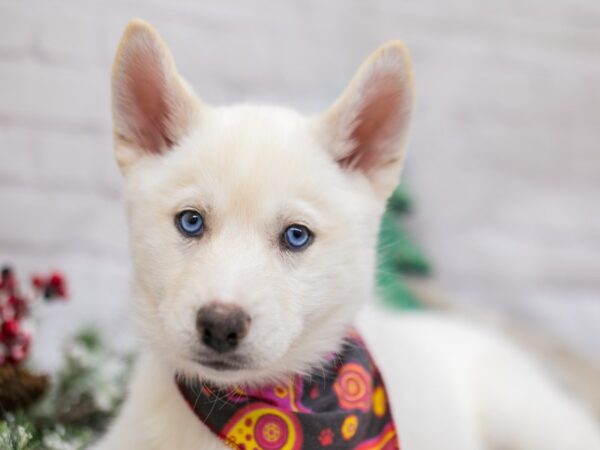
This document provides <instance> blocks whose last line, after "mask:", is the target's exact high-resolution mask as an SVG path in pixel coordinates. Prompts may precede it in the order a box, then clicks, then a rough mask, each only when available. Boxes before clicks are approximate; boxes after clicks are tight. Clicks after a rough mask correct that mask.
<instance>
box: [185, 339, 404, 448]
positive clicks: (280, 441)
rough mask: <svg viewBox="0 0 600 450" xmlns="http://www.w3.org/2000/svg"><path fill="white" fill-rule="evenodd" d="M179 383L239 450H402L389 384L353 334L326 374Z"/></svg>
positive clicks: (190, 402)
mask: <svg viewBox="0 0 600 450" xmlns="http://www.w3.org/2000/svg"><path fill="white" fill-rule="evenodd" d="M177 385H178V387H179V390H180V392H181V394H182V395H183V397H184V398H185V400H186V402H187V403H188V405H189V406H190V409H191V410H192V411H193V413H194V414H195V415H196V416H197V417H198V419H200V420H201V421H202V422H203V423H204V424H205V425H206V426H207V427H208V428H209V429H210V430H211V431H212V432H213V433H214V434H215V435H216V436H218V437H219V438H220V439H221V440H222V441H223V442H224V443H225V444H226V445H228V446H229V447H231V448H234V449H237V450H301V449H308V450H313V449H315V450H318V449H324V448H326V449H329V450H334V449H360V450H398V449H400V444H399V442H398V436H397V433H396V428H395V425H394V421H393V419H392V416H391V412H390V408H389V403H388V400H387V395H386V391H385V386H384V384H383V379H382V377H381V374H380V373H379V370H378V369H377V367H376V365H375V363H374V361H373V359H372V358H371V356H370V354H369V352H368V350H367V348H366V347H365V344H364V342H363V341H362V339H361V338H360V337H359V336H358V335H357V334H356V333H352V334H350V336H349V337H348V338H347V339H346V344H345V345H344V347H343V349H342V351H341V352H340V353H339V354H337V355H332V358H330V362H329V364H328V366H327V367H326V368H325V370H324V371H322V374H321V375H317V374H315V375H313V376H312V377H310V378H303V377H300V376H297V377H294V378H293V379H291V380H290V381H289V382H288V383H287V384H282V385H277V386H266V387H262V388H260V389H254V390H241V389H231V390H223V389H217V388H214V387H211V386H208V385H206V384H205V383H202V384H201V383H199V382H198V383H192V384H189V383H184V382H183V381H180V380H177Z"/></svg>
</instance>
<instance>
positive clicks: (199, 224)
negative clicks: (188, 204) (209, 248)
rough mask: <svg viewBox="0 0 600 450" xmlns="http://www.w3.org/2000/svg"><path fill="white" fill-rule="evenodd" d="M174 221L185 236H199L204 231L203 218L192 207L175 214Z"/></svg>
mask: <svg viewBox="0 0 600 450" xmlns="http://www.w3.org/2000/svg"><path fill="white" fill-rule="evenodd" d="M175 223H176V224H177V228H179V231H181V233H182V234H184V235H185V236H189V237H196V236H200V235H201V234H202V232H203V231H204V219H203V218H202V215H201V214H200V213H199V212H198V211H194V210H193V209H187V210H185V211H182V212H180V213H179V214H177V216H176V217H175Z"/></svg>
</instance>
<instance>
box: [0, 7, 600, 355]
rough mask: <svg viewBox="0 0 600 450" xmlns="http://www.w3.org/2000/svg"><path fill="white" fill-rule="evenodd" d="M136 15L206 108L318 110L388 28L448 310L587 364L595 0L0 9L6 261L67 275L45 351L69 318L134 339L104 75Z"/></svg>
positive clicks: (595, 315) (595, 141) (594, 273)
mask: <svg viewBox="0 0 600 450" xmlns="http://www.w3.org/2000/svg"><path fill="white" fill-rule="evenodd" d="M132 17H142V18H145V19H147V20H149V21H150V22H151V23H153V24H154V25H155V26H156V27H157V28H158V30H159V31H160V32H161V34H163V36H164V37H165V39H166V40H167V42H168V43H169V44H170V46H171V48H172V50H173V53H174V54H175V57H176V59H177V60H178V65H179V68H180V71H181V72H182V73H183V75H184V76H185V77H186V78H187V79H188V80H189V81H190V82H191V84H192V85H193V86H194V87H195V88H196V90H197V92H198V93H199V94H200V96H202V97H203V98H204V99H205V100H206V101H208V102H213V103H228V102H233V101H255V100H256V101H263V102H276V103H285V104H288V105H291V106H293V107H296V108H298V109H300V110H303V111H307V112H315V111H318V110H320V109H322V108H324V107H326V106H327V104H328V103H329V102H330V101H332V100H333V99H334V98H335V97H336V96H337V94H338V93H339V92H340V91H341V89H342V87H343V86H344V85H345V83H346V82H347V81H348V79H349V78H350V76H351V75H352V74H353V72H354V70H355V68H356V67H357V65H358V64H359V63H360V62H361V61H362V59H363V58H364V57H365V56H366V55H367V54H368V53H369V52H370V51H372V50H373V49H374V48H375V47H377V46H378V45H379V44H380V43H382V42H383V41H384V40H386V39H391V38H401V39H403V40H405V41H406V42H407V44H408V45H409V47H410V49H411V51H412V54H413V58H414V63H415V70H416V75H417V88H418V104H417V110H416V115H415V120H414V128H413V135H412V140H411V144H410V152H411V153H410V157H409V161H408V166H407V169H406V171H405V182H406V183H407V186H408V188H409V189H410V190H411V191H412V193H413V195H414V197H415V199H416V203H417V209H416V211H415V213H414V215H413V217H412V219H411V228H412V230H413V232H414V234H415V235H416V236H417V238H418V239H419V240H420V242H421V243H422V245H423V246H424V247H425V248H426V250H427V251H428V253H429V254H430V255H431V257H432V259H433V260H434V263H435V267H436V279H435V280H436V283H437V284H438V285H439V286H440V287H441V288H442V289H443V290H444V291H445V292H447V293H449V294H450V295H451V296H452V297H453V298H455V299H456V301H459V302H465V303H467V304H476V305H483V306H486V307H490V308H494V309H496V310H499V311H503V312H505V313H507V314H511V315H513V316H514V317H516V318H518V319H519V320H522V321H524V322H525V323H527V324H528V325H530V326H532V327H535V328H537V329H541V330H545V331H546V332H548V333H550V334H552V335H555V336H557V337H560V338H561V339H564V341H565V342H566V343H568V344H569V345H571V346H572V347H573V348H575V349H577V350H578V351H580V352H581V353H582V354H584V355H587V356H588V357H589V358H591V359H592V360H594V361H596V362H600V327H599V326H598V323H600V199H599V194H600V151H599V150H600V149H599V142H600V88H599V85H600V32H599V31H598V30H600V4H598V3H597V2H594V1H592V0H573V1H570V0H490V1H483V0H480V1H475V0H471V1H450V2H447V1H442V0H403V1H393V0H371V1H368V2H367V1H360V0H333V1H327V2H317V1H316V0H302V1H300V0H296V1H287V2H268V1H266V0H263V1H252V2H248V1H242V0H235V1H234V0H230V1H210V2H209V1H202V2H200V1H193V0H169V1H166V0H144V1H143V0H119V1H117V0H102V1H101V0H78V1H76V0H43V1H42V0H37V1H36V0H20V1H17V0H13V1H10V0H0V205H1V208H0V260H1V261H5V260H6V261H10V262H12V263H13V264H14V265H16V266H17V267H18V268H19V269H20V271H21V272H23V273H27V272H30V271H34V270H44V269H47V268H51V267H58V268H61V269H63V270H64V271H65V272H66V273H67V274H68V275H69V276H70V279H71V283H72V292H73V301H72V302H71V303H69V304H68V305H64V306H56V307H54V308H51V309H49V310H47V311H45V312H44V314H46V315H48V316H50V317H47V318H46V319H45V321H44V322H43V325H42V328H41V330H40V333H41V335H42V338H41V339H40V341H41V342H40V344H39V345H38V353H40V354H41V356H42V361H43V363H44V364H49V365H52V361H56V356H57V352H58V347H57V343H58V341H59V339H61V337H62V336H64V335H65V334H68V333H71V332H72V331H73V330H75V329H77V328H78V327H79V326H80V325H81V324H83V323H87V322H93V323H96V324H100V325H101V326H102V327H103V328H104V329H105V330H106V331H107V332H108V333H109V334H110V335H111V336H113V338H114V339H115V341H117V342H128V336H130V334H129V331H128V326H127V325H126V324H127V323H128V320H127V306H126V305H127V302H126V298H127V295H128V290H129V285H128V274H129V261H128V250H127V236H126V230H125V223H124V214H123V208H122V205H121V203H120V193H119V189H120V187H119V185H120V178H119V175H118V172H117V169H116V167H115V164H114V163H113V160H112V151H111V150H112V147H111V139H110V128H111V125H110V111H109V73H110V64H111V59H112V55H113V53H114V50H115V47H116V44H117V41H118V39H119V36H120V33H121V31H122V29H123V27H124V25H125V23H126V22H127V21H128V20H129V19H130V18H132Z"/></svg>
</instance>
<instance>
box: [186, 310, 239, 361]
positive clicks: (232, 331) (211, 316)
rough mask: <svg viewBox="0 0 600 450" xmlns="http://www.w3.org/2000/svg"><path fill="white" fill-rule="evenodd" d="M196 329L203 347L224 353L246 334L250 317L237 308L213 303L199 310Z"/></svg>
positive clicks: (231, 348) (234, 346)
mask: <svg viewBox="0 0 600 450" xmlns="http://www.w3.org/2000/svg"><path fill="white" fill-rule="evenodd" d="M196 328H197V329H198V334H199V335H200V339H201V340H202V343H203V344H204V345H206V346H207V347H209V348H212V349H213V350H215V351H216V352H217V353H226V352H229V351H231V350H234V349H235V348H236V347H237V346H238V344H239V343H240V341H241V340H242V339H244V337H246V335H247V334H248V329H249V328H250V316H249V315H248V314H246V312H245V311H244V310H243V309H242V308H240V307H239V306H236V305H232V304H226V303H219V302H215V303H211V304H210V305H206V306H203V307H202V308H200V310H199V311H198V316H197V317H196Z"/></svg>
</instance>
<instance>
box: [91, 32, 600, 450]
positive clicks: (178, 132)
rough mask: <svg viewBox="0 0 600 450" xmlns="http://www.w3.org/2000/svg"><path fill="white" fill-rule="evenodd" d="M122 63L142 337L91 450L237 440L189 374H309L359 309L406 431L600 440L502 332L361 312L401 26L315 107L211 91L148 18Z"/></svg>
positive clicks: (398, 146) (525, 447)
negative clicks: (201, 412) (178, 379)
mask: <svg viewBox="0 0 600 450" xmlns="http://www.w3.org/2000/svg"><path fill="white" fill-rule="evenodd" d="M112 81H113V108H114V138H115V146H116V157H117V160H118V163H119V166H120V168H121V170H122V173H123V175H124V179H125V196H126V202H127V209H128V220H129V227H130V235H131V247H132V253H133V259H134V267H135V279H134V286H135V292H134V298H133V302H134V308H133V309H134V319H135V321H136V324H137V326H138V329H139V333H140V337H141V340H142V342H143V346H142V347H143V348H142V350H141V355H140V358H139V360H138V362H137V366H136V370H135V373H134V375H133V379H132V380H131V384H130V389H129V392H128V396H127V399H126V402H125V404H124V406H123V408H122V411H121V412H120V415H119V416H118V417H117V419H116V420H115V422H114V423H113V424H112V427H111V428H110V430H109V432H108V433H107V435H106V436H105V437H104V438H103V439H102V440H101V441H100V442H99V443H98V444H97V449H101V450H117V449H123V450H132V449H143V450H152V449H157V450H158V449H164V450H173V449H181V450H188V449H189V450H198V449H202V450H211V449H223V448H227V446H226V444H225V443H223V441H222V440H221V439H219V438H218V437H217V436H216V435H215V434H214V433H213V432H212V431H211V430H210V429H209V428H208V427H207V426H205V425H204V423H202V421H200V420H198V418H197V417H196V416H195V415H194V413H193V412H192V410H191V409H190V406H189V405H188V404H186V401H185V399H184V398H183V397H182V395H181V392H180V390H179V389H178V386H177V384H176V383H175V374H176V373H177V374H180V375H181V376H183V377H185V378H186V379H188V380H194V379H196V380H200V382H201V383H210V384H211V385H214V386H220V387H227V386H236V387H243V386H259V385H266V384H273V383H277V382H281V381H282V380H286V379H287V378H288V377H290V376H291V375H293V374H310V373H311V372H312V371H314V370H315V369H316V368H317V369H318V368H319V367H320V365H321V363H322V361H323V359H324V358H326V355H329V354H331V352H335V351H337V350H339V349H340V346H341V344H342V341H343V339H344V336H345V335H346V333H347V331H348V327H349V324H350V323H352V322H355V323H357V326H358V328H359V329H360V331H361V333H362V334H363V336H364V338H365V340H366V341H367V342H368V344H369V346H370V349H371V351H372V352H373V355H374V357H375V359H376V361H377V363H378V365H379V366H380V369H381V372H382V373H383V376H384V378H385V381H386V384H387V393H388V397H389V399H390V403H391V408H392V411H393V417H394V419H395V424H396V428H397V430H398V434H399V437H400V442H401V448H403V449H407V450H471V449H473V450H475V449H515V450H517V449H518V450H552V449H556V450H594V449H600V437H599V433H598V429H597V425H596V423H595V422H594V421H593V419H591V417H589V416H588V415H586V413H584V412H583V410H581V409H580V408H579V407H578V405H576V404H575V403H574V402H572V401H571V400H570V399H569V398H567V397H566V396H564V395H563V394H562V393H561V392H560V391H559V390H558V389H557V388H555V387H554V386H553V385H552V383H551V382H550V381H549V380H548V379H546V377H545V376H544V375H543V374H542V373H541V372H540V371H538V369H537V368H536V367H535V365H534V364H533V363H532V362H531V361H530V360H529V359H528V358H527V357H526V356H525V355H523V354H522V353H521V352H520V351H518V350H517V349H516V348H514V347H512V346H511V345H510V344H508V343H507V342H506V341H505V340H503V339H501V338H499V337H497V336H495V335H493V334H492V333H490V332H487V331H483V330H480V329H477V328H476V327H473V326H470V325H468V324H466V323H462V322H460V321H458V320H454V319H450V318H448V317H443V316H442V315H441V314H435V313H432V312H423V313H413V314H404V315H403V314H398V313H393V312H390V311H385V312H383V311H380V310H378V309H377V307H367V310H366V311H363V312H362V313H360V314H359V310H360V309H361V308H362V307H363V305H365V304H366V303H369V302H371V301H372V299H373V290H374V268H375V253H376V252H375V249H376V244H377V242H376V240H377V234H378V227H379V221H380V217H381V215H382V213H383V211H384V208H385V204H386V199H387V198H388V196H389V195H390V194H391V192H392V191H393V189H394V188H395V187H396V184H397V182H398V178H399V175H400V171H401V168H402V163H403V160H404V146H405V142H406V138H407V131H408V127H409V119H410V115H411V108H412V104H413V79H412V72H411V65H410V60H409V56H408V53H407V51H406V49H405V48H404V46H403V45H402V44H401V43H400V42H390V43H387V44H386V45H384V46H383V47H381V48H380V49H379V50H377V51H376V52H375V53H374V54H373V55H372V56H370V57H369V58H368V59H367V60H366V62H365V63H364V64H363V65H362V66H361V67H360V69H359V70H358V73H357V74H356V76H355V77H354V79H353V81H352V82H351V83H350V85H349V87H348V88H347V89H346V91H345V92H344V93H343V95H342V96H341V97H340V98H339V99H338V100H337V101H336V102H335V103H334V104H333V106H332V107H331V108H329V109H328V110H327V111H326V112H324V113H322V114H319V115H316V116H312V117H305V116H302V115H300V114H297V113H295V112H293V111H290V110H288V109H284V108H279V107H270V106H255V105H242V106H231V107H214V106H210V105H207V104H205V103H203V102H202V101H201V100H199V99H198V97H196V95H195V94H194V93H193V91H192V89H191V88H190V87H189V86H188V85H187V84H186V83H185V82H184V80H183V79H182V78H181V77H180V76H179V75H178V73H177V71H176V68H175V64H174V61H173V58H172V56H171V54H170V52H169V50H168V49H167V47H166V45H165V43H164V42H163V41H162V40H161V38H160V37H159V36H158V34H157V33H156V32H155V31H154V30H153V29H152V28H151V27H150V26H149V25H147V24H146V23H144V22H141V21H133V22H131V23H130V24H129V26H128V27H127V29H126V30H125V33H124V35H123V38H122V41H121V44H120V46H119V49H118V52H117V56H116V60H115V64H114V71H113V80H112ZM207 317H209V318H207ZM215 317H216V318H217V319H214V318H215ZM211 318H212V319H211ZM213 319H214V320H213ZM211 320H212V322H210V321H211ZM206 321H209V322H210V323H209V324H208V325H207V324H206ZM211 327H212V328H211ZM327 439H328V437H327V436H325V437H324V439H323V442H324V445H326V444H327V443H328V442H327ZM240 448H241V447H240ZM248 448H249V447H248ZM272 448H275V447H272ZM277 448H279V447H277Z"/></svg>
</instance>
